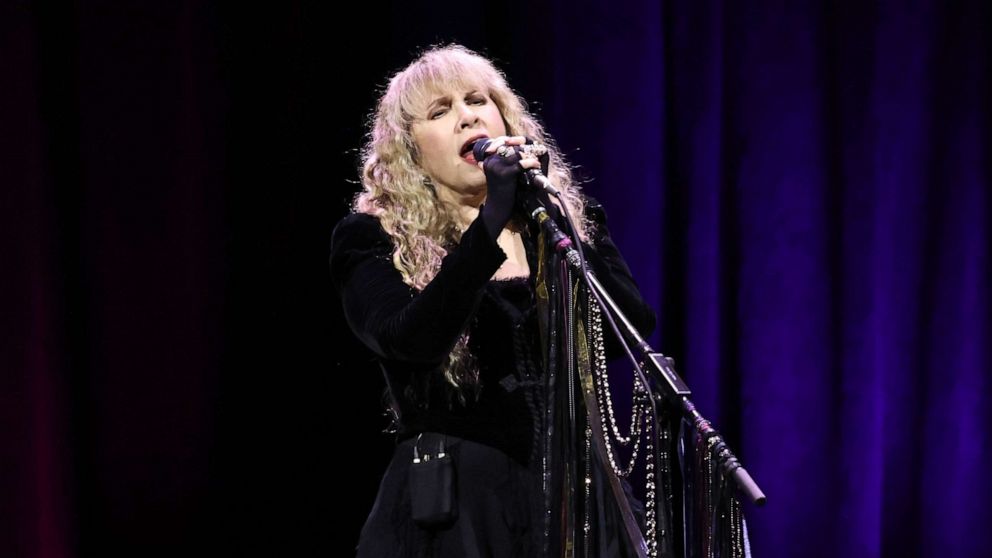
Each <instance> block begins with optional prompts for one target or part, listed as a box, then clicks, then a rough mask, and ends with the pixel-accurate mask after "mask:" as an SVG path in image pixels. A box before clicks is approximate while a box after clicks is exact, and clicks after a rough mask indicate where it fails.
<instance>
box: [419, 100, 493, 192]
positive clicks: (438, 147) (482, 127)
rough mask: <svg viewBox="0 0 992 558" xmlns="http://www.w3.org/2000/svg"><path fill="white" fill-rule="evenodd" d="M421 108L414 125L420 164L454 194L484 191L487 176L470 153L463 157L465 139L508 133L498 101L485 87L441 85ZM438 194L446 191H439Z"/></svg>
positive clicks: (436, 181)
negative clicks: (464, 87) (493, 98)
mask: <svg viewBox="0 0 992 558" xmlns="http://www.w3.org/2000/svg"><path fill="white" fill-rule="evenodd" d="M427 103H428V104H427V106H425V107H421V110H420V114H418V115H417V119H416V121H415V122H414V124H413V126H412V127H411V133H412V134H413V139H414V141H415V142H416V143H417V148H418V149H419V151H420V165H421V167H422V168H423V169H424V171H425V172H426V173H427V175H428V176H430V177H431V180H432V181H433V182H434V183H435V184H436V185H437V186H438V187H440V188H447V189H449V190H450V191H451V192H449V193H451V194H455V195H458V196H466V195H468V196H472V195H478V194H480V193H484V192H485V189H486V175H485V173H484V172H483V171H482V169H480V168H479V167H478V165H477V164H476V161H475V159H474V158H473V157H472V155H471V154H470V153H471V152H469V154H466V156H465V157H462V155H461V152H462V147H463V146H464V145H465V142H467V141H468V140H470V139H471V138H474V137H477V136H480V135H481V136H486V137H490V138H494V137H497V136H504V135H506V125H505V124H504V123H503V116H502V115H501V114H500V112H499V108H498V107H497V106H496V103H494V102H493V100H492V99H491V98H490V97H489V95H488V93H487V92H486V90H485V89H484V88H471V87H470V88H468V89H461V88H456V87H446V88H440V89H439V90H438V91H437V92H435V93H434V94H433V95H431V97H430V98H429V100H428V101H427ZM438 194H439V195H444V194H445V192H442V191H441V190H439V191H438Z"/></svg>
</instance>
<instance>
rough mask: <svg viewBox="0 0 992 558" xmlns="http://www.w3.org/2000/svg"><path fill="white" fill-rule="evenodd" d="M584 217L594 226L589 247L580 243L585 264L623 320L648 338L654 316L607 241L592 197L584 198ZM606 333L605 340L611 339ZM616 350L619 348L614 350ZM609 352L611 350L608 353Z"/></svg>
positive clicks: (600, 209)
mask: <svg viewBox="0 0 992 558" xmlns="http://www.w3.org/2000/svg"><path fill="white" fill-rule="evenodd" d="M587 200H588V202H587V204H586V215H587V216H588V217H589V219H590V220H591V221H592V222H593V223H594V224H595V229H594V231H593V235H592V247H590V246H589V245H588V244H586V243H583V246H584V247H585V250H583V252H584V253H585V256H586V260H587V263H589V264H590V265H591V266H592V268H593V272H594V273H595V274H596V277H597V278H598V279H599V281H600V283H602V284H603V287H605V288H606V291H607V292H608V293H609V294H610V296H611V297H612V298H613V300H615V301H616V302H617V304H618V305H619V306H620V309H621V310H623V312H624V314H626V315H627V318H628V319H630V321H631V323H632V324H634V327H636V328H637V331H638V332H639V333H640V334H641V336H642V337H648V336H649V335H651V333H652V332H653V331H654V327H655V321H656V319H655V313H654V310H653V309H652V308H651V307H650V306H648V304H647V303H646V302H645V301H644V298H643V297H642V296H641V292H640V290H639V289H638V287H637V282H636V281H635V280H634V278H633V276H632V275H631V273H630V268H629V267H627V262H625V261H624V259H623V256H621V255H620V251H619V250H618V249H617V247H616V245H615V244H614V243H613V240H612V239H611V238H610V233H609V229H608V228H607V226H606V212H605V211H604V210H603V207H602V206H601V205H600V204H599V202H597V201H596V200H595V199H593V198H587ZM612 337H613V336H612V335H611V334H607V338H608V339H612ZM618 348H619V347H618ZM610 352H611V353H612V352H613V351H612V350H611V351H610Z"/></svg>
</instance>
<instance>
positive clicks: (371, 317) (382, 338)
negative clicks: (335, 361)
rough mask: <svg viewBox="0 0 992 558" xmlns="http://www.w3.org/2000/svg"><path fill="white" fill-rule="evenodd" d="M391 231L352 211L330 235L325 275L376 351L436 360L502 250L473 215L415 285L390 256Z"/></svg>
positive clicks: (350, 319) (456, 331) (383, 354)
mask: <svg viewBox="0 0 992 558" xmlns="http://www.w3.org/2000/svg"><path fill="white" fill-rule="evenodd" d="M392 251H393V244H392V242H391V238H390V237H389V235H388V234H386V232H385V231H384V230H383V229H382V227H381V226H380V225H379V222H378V220H377V219H376V218H375V217H372V216H370V215H364V214H353V215H349V216H348V217H346V218H345V219H344V220H342V221H341V222H340V223H339V224H338V225H337V227H335V229H334V233H333V235H332V238H331V256H330V269H331V279H332V282H333V283H334V285H335V287H336V288H337V289H338V291H339V292H340V294H341V300H342V307H343V309H344V313H345V317H346V319H347V320H348V324H349V325H350V326H351V328H352V330H353V331H354V332H355V334H356V335H357V336H358V338H359V339H360V340H361V341H362V342H363V343H365V344H366V345H367V346H368V347H369V348H370V349H372V350H373V351H374V352H375V353H376V354H378V355H379V356H381V357H384V358H387V359H393V360H403V361H410V362H422V363H435V362H436V363H440V362H441V361H442V360H443V359H444V358H445V357H446V356H447V355H448V354H449V353H450V352H451V349H452V347H454V344H455V342H456V341H457V340H458V337H459V335H460V334H461V332H462V331H463V330H464V328H465V326H466V324H467V322H468V320H469V318H470V317H471V316H472V313H473V311H474V309H475V308H476V306H477V305H478V303H479V300H480V298H481V296H482V289H483V287H484V286H485V285H486V283H487V281H488V280H489V278H490V277H492V275H493V273H495V272H496V270H497V269H498V268H499V266H500V265H501V264H502V263H503V261H504V260H505V259H506V254H504V253H503V250H502V249H501V248H500V247H499V245H497V244H496V240H495V239H493V238H492V237H491V236H490V235H489V233H488V232H487V230H486V227H485V223H484V221H483V220H482V218H478V219H476V220H475V221H474V222H473V223H472V224H471V225H470V226H469V227H468V229H466V231H465V232H464V234H463V235H462V238H461V242H460V243H459V244H458V245H457V246H456V247H454V248H453V249H452V250H451V251H450V252H449V253H448V255H447V256H445V258H444V259H443V261H442V263H441V268H440V270H439V271H438V273H437V275H436V276H435V277H434V279H433V280H432V281H431V282H430V283H429V284H428V285H427V286H426V287H424V289H423V290H421V291H420V292H418V291H417V290H416V289H413V288H411V287H410V286H408V285H407V284H406V283H404V282H403V279H402V277H401V275H400V273H399V271H398V270H397V269H396V268H395V267H394V266H393V263H392Z"/></svg>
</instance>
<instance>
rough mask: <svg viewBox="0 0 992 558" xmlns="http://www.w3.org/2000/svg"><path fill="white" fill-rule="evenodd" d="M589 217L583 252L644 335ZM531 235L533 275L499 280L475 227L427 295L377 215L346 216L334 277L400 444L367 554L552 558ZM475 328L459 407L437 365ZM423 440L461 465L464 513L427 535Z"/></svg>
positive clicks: (361, 551)
mask: <svg viewBox="0 0 992 558" xmlns="http://www.w3.org/2000/svg"><path fill="white" fill-rule="evenodd" d="M587 215H588V216H589V217H590V218H591V220H592V221H593V223H594V224H595V225H596V226H595V231H594V234H593V242H592V246H587V249H586V256H587V258H588V259H589V261H590V263H591V264H592V265H593V268H594V270H595V271H596V273H597V276H598V277H599V278H600V281H601V282H602V283H603V284H604V285H605V286H606V287H607V289H608V290H609V291H610V292H611V294H612V295H613V297H614V299H616V300H617V302H618V303H619V304H620V305H621V306H622V307H623V308H624V311H625V312H626V313H627V315H628V317H630V318H631V319H632V321H633V322H634V324H635V326H637V327H638V329H639V330H640V331H641V332H642V334H644V335H647V334H648V333H650V331H651V329H653V327H654V314H653V312H652V311H651V309H650V308H649V307H648V306H647V305H646V304H645V303H644V301H643V300H642V298H641V296H640V293H639V292H638V290H637V286H636V284H635V283H634V281H633V279H632V278H631V276H630V272H629V270H628V268H627V266H626V264H625V263H624V261H623V259H622V258H621V256H620V254H619V252H618V251H617V249H616V247H615V246H614V245H613V243H612V241H611V240H610V238H609V235H608V232H607V229H606V226H605V225H606V218H605V214H604V213H603V212H602V209H601V207H600V206H599V205H598V204H596V203H595V202H594V201H592V200H590V203H589V208H588V210H587ZM536 232H537V231H536V230H530V231H527V232H525V233H524V235H523V237H524V243H525V246H526V248H527V254H528V259H529V264H530V269H531V277H524V278H515V279H510V280H499V281H496V280H491V277H492V275H493V274H494V273H495V272H496V270H497V269H498V268H499V266H500V264H501V263H502V262H503V261H504V260H505V259H506V256H505V254H504V253H503V251H502V250H501V249H500V248H499V246H498V245H497V244H496V241H495V239H493V238H491V237H490V235H489V234H488V232H487V231H486V228H485V226H484V224H483V223H482V220H481V219H477V220H476V221H475V222H474V223H473V224H472V225H471V226H469V228H468V229H467V230H466V231H465V233H464V234H463V235H462V239H461V242H460V243H459V244H458V245H457V246H455V247H453V248H452V249H451V250H449V253H448V255H447V256H446V257H445V258H444V261H443V263H442V265H441V268H440V270H439V272H438V274H437V275H436V276H435V278H434V280H432V281H431V283H430V284H428V285H427V286H426V287H425V288H424V289H423V290H422V291H420V292H418V291H416V290H415V289H413V288H411V287H409V286H407V285H406V284H405V283H403V281H402V278H401V276H400V274H399V272H398V271H397V270H396V268H395V267H394V266H393V263H392V251H393V245H392V242H391V239H390V237H389V236H388V235H387V234H386V233H385V231H384V230H383V229H382V227H381V226H380V225H379V223H378V220H377V219H376V218H375V217H372V216H369V215H363V214H355V215H349V216H348V217H346V218H345V219H344V220H343V221H342V222H341V223H339V224H338V226H337V227H336V228H335V231H334V235H333V238H332V246H331V259H330V264H331V276H332V280H333V282H334V285H335V286H336V288H337V289H338V291H339V292H340V294H341V297H342V305H343V309H344V312H345V315H346V317H347V320H348V322H349V325H350V326H351V328H352V330H353V331H354V332H355V334H356V335H357V336H358V338H359V339H360V340H362V342H363V343H364V344H365V345H367V346H368V347H369V348H370V349H371V350H372V351H373V352H374V353H375V354H376V355H377V356H378V357H379V361H380V363H381V366H382V370H383V372H384V377H385V379H386V381H387V385H388V387H389V391H390V393H391V394H392V398H393V402H394V405H395V407H396V411H397V413H398V416H399V421H398V428H399V431H398V436H397V441H398V444H397V447H396V451H395V453H394V456H393V459H392V461H391V463H390V465H389V467H388V468H387V470H386V472H385V475H384V476H383V479H382V482H381V484H380V487H379V493H378V496H377V498H376V501H375V504H374V506H373V509H372V511H371V513H370V514H369V517H368V519H367V521H366V523H365V526H364V527H363V529H362V533H361V537H360V540H359V544H358V555H359V556H361V557H393V556H395V557H412V556H459V557H464V556H468V557H473V556H479V557H515V558H519V557H531V556H533V557H537V556H543V550H542V549H543V544H544V539H543V537H544V532H543V525H544V518H543V517H542V514H544V513H546V512H545V511H542V510H544V509H545V507H544V503H545V502H544V491H543V488H542V476H541V472H540V468H541V466H542V463H541V461H542V459H541V452H540V447H539V446H540V444H539V442H540V438H541V436H540V429H541V428H542V425H541V421H540V416H541V413H542V412H543V409H542V403H541V402H542V401H543V400H544V398H543V395H544V394H543V393H542V390H543V386H542V382H541V380H542V375H543V362H544V360H543V357H542V347H541V331H540V326H539V320H538V316H537V311H536V308H537V306H536V301H535V294H534V275H535V271H536V270H537V268H538V262H537V261H536V253H537V251H536V249H535V246H534V242H535V239H536V238H537V235H536ZM466 327H467V328H468V332H469V346H470V348H471V352H472V354H473V356H474V357H475V359H476V362H477V363H478V368H479V375H480V383H479V384H480V387H479V390H478V392H477V393H475V394H473V396H470V397H469V399H468V401H467V402H465V403H464V404H463V403H462V402H461V401H460V400H459V399H458V398H457V397H456V396H455V394H454V392H453V391H451V390H450V388H448V387H447V384H446V382H444V381H443V378H441V374H440V370H439V365H440V363H441V362H442V361H443V360H444V358H445V356H446V355H447V354H448V353H449V352H450V351H451V349H452V347H453V346H454V344H455V342H456V340H457V339H458V337H459V336H460V334H461V333H462V332H463V331H465V329H466ZM608 348H609V346H608ZM421 433H440V434H443V438H444V440H445V441H446V442H447V447H446V449H447V452H448V453H449V454H450V455H451V457H452V459H453V461H454V469H455V471H456V477H455V478H456V486H457V489H456V493H457V508H458V515H457V519H456V520H455V521H454V522H453V523H452V524H450V525H445V526H444V527H443V528H428V529H424V528H421V527H420V526H418V525H417V524H415V523H414V522H413V521H412V518H411V513H412V512H411V503H410V490H409V482H408V475H409V470H410V467H411V463H412V459H413V445H414V443H415V442H417V439H418V435H419V434H421ZM420 451H421V452H423V451H424V448H423V447H421V448H420Z"/></svg>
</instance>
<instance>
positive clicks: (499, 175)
mask: <svg viewBox="0 0 992 558" xmlns="http://www.w3.org/2000/svg"><path fill="white" fill-rule="evenodd" d="M526 142H527V138H525V137H524V136H499V137H497V138H495V139H494V140H493V141H492V143H491V144H490V145H489V147H488V148H487V149H486V153H487V154H492V153H495V152H496V151H497V150H498V149H499V148H500V147H501V146H503V145H508V146H518V145H523V144H524V143H526ZM478 164H479V168H481V169H482V170H483V171H484V172H485V173H486V203H485V206H484V207H483V208H482V218H483V220H484V221H485V223H486V229H488V230H489V234H490V235H491V236H492V237H493V238H496V237H498V236H499V233H500V231H502V230H503V227H504V226H506V223H507V222H508V221H509V220H510V216H511V215H512V214H513V207H514V204H515V203H516V196H517V188H518V186H517V185H518V183H519V180H520V178H521V177H522V176H523V173H524V171H525V170H527V169H534V168H536V169H540V168H541V161H540V160H538V159H537V158H535V157H526V158H521V156H520V154H519V153H517V152H516V150H514V151H513V152H512V153H510V154H508V155H507V156H505V157H503V156H500V155H496V156H492V157H490V156H487V157H486V159H485V160H483V161H479V163H478Z"/></svg>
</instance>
